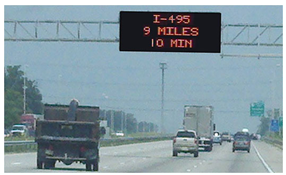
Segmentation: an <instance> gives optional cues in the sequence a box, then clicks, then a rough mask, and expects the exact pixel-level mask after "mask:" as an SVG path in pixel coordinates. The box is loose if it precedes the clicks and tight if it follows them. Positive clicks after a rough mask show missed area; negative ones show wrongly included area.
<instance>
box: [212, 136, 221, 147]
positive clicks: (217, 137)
mask: <svg viewBox="0 0 286 175" xmlns="http://www.w3.org/2000/svg"><path fill="white" fill-rule="evenodd" d="M213 143H219V144H220V145H221V144H222V140H221V136H220V135H218V136H216V135H215V136H213Z"/></svg>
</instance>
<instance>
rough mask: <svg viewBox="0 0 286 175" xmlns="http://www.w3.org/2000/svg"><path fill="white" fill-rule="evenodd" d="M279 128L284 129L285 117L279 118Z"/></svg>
mask: <svg viewBox="0 0 286 175" xmlns="http://www.w3.org/2000/svg"><path fill="white" fill-rule="evenodd" d="M278 121H279V127H281V128H282V127H283V117H279V120H278Z"/></svg>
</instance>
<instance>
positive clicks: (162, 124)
mask: <svg viewBox="0 0 286 175" xmlns="http://www.w3.org/2000/svg"><path fill="white" fill-rule="evenodd" d="M160 69H162V98H161V100H162V101H161V133H162V134H164V133H165V127H164V70H165V69H167V63H160Z"/></svg>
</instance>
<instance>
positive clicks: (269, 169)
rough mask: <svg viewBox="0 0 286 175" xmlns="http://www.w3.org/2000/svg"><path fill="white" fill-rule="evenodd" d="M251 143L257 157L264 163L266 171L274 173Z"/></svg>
mask: <svg viewBox="0 0 286 175" xmlns="http://www.w3.org/2000/svg"><path fill="white" fill-rule="evenodd" d="M252 145H253V147H254V149H255V152H256V154H257V156H258V157H259V159H260V160H261V162H262V163H263V165H264V167H265V168H266V169H267V171H268V172H269V173H274V172H273V171H272V170H271V168H270V167H269V166H268V165H267V163H266V162H265V161H264V159H263V158H262V157H261V155H260V153H259V152H258V150H257V149H256V147H255V145H254V143H252Z"/></svg>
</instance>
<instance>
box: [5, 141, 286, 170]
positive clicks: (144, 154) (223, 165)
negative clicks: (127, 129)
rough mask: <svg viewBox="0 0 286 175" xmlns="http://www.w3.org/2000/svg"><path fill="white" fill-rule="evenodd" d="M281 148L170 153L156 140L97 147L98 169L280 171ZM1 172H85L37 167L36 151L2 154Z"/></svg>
mask: <svg viewBox="0 0 286 175" xmlns="http://www.w3.org/2000/svg"><path fill="white" fill-rule="evenodd" d="M282 162H283V151H282V150H281V149H280V148H277V147H274V146H272V145H270V144H267V143H265V142H263V141H252V143H251V150H250V153H247V152H246V151H236V152H234V153H233V152H232V143H228V142H223V144H222V145H219V144H217V145H216V144H215V145H214V148H213V151H212V152H205V151H200V152H199V157H198V158H195V157H194V156H193V154H184V153H180V154H178V157H172V141H171V140H168V141H159V142H149V143H139V144H130V145H121V146H114V147H102V148H100V163H99V172H106V173H113V172H118V173H124V172H132V173H165V172H166V173H177V172H195V173H269V172H275V173H282V172H283V163H282ZM4 164H5V165H4V168H5V169H4V172H7V173H8V172H15V173H16V172H17V173H21V172H22V173H62V172H63V173H70V172H74V173H78V172H80V173H85V172H86V171H85V165H83V164H79V163H73V164H72V165H70V166H66V165H64V164H63V163H60V162H57V163H56V166H55V168H54V169H37V168H36V153H20V154H5V158H4Z"/></svg>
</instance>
